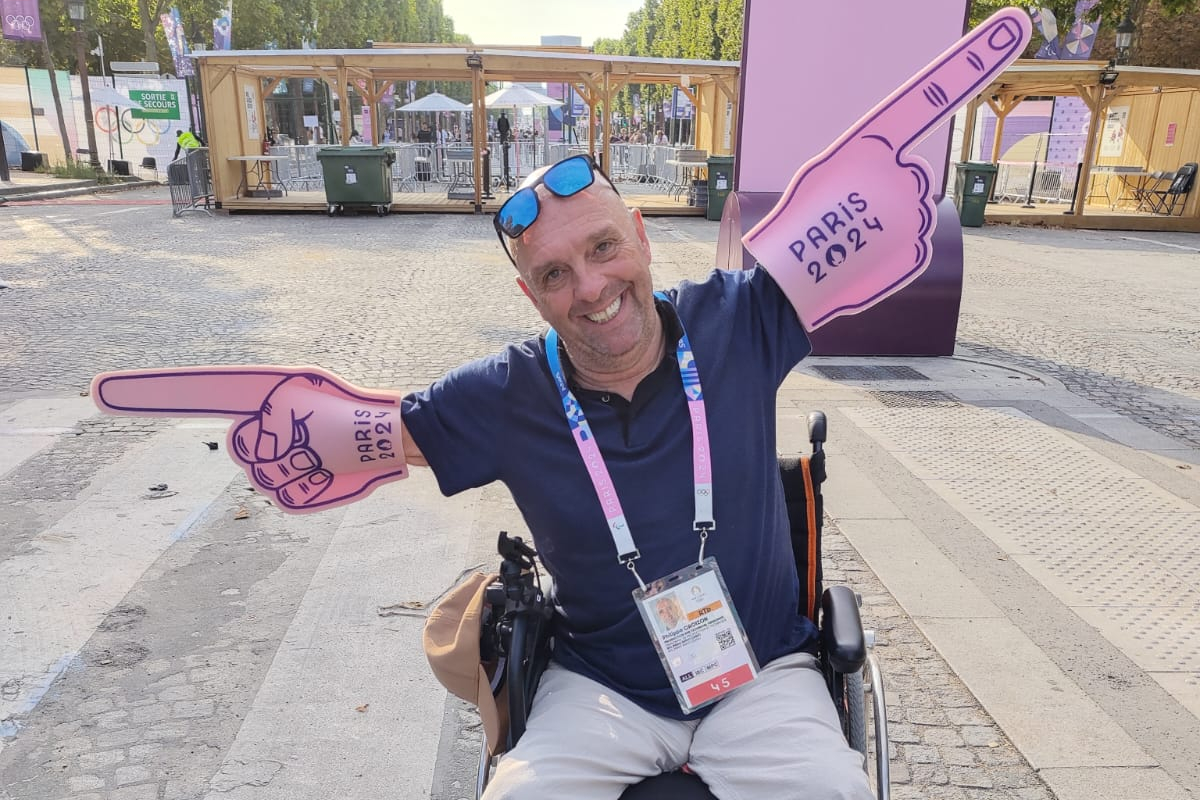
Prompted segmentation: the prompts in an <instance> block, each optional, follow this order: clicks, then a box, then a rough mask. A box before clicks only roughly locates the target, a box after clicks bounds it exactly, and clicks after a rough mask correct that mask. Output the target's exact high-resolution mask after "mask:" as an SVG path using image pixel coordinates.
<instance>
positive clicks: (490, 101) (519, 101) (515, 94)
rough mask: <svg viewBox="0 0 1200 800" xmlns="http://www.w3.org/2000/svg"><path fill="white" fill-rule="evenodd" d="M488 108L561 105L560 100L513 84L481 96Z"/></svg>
mask: <svg viewBox="0 0 1200 800" xmlns="http://www.w3.org/2000/svg"><path fill="white" fill-rule="evenodd" d="M483 104H484V105H485V106H487V107H488V108H534V107H536V106H561V105H563V101H562V100H555V99H554V98H553V97H549V96H547V95H544V94H542V93H541V92H535V91H534V90H533V89H530V88H528V87H526V86H520V85H518V84H513V85H512V86H509V87H508V88H507V89H497V90H496V91H494V92H492V93H491V94H489V95H488V96H487V97H485V98H483Z"/></svg>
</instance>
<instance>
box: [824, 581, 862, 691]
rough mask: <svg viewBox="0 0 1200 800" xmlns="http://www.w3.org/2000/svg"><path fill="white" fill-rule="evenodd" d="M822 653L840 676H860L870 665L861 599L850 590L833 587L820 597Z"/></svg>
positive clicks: (848, 588) (845, 587)
mask: <svg viewBox="0 0 1200 800" xmlns="http://www.w3.org/2000/svg"><path fill="white" fill-rule="evenodd" d="M821 651H822V653H823V654H824V657H825V659H826V660H827V661H828V662H829V664H830V665H831V666H832V667H833V668H834V669H835V670H837V671H838V672H841V673H847V674H848V673H853V672H858V671H859V670H860V669H862V666H863V664H865V663H866V661H867V640H866V636H864V634H863V626H862V617H860V616H859V614H858V599H857V598H856V597H855V596H854V592H852V591H850V587H848V586H830V587H829V588H828V589H826V590H825V593H824V594H823V595H821Z"/></svg>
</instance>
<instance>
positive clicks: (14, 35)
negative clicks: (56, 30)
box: [0, 0, 42, 42]
mask: <svg viewBox="0 0 1200 800" xmlns="http://www.w3.org/2000/svg"><path fill="white" fill-rule="evenodd" d="M0 23H3V26H4V38H5V39H21V40H24V41H28V42H39V41H41V39H42V19H41V15H40V14H39V13H38V0H0Z"/></svg>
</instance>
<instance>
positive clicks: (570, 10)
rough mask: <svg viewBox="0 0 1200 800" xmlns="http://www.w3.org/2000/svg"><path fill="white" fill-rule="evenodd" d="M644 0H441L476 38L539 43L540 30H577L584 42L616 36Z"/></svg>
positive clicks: (457, 24)
mask: <svg viewBox="0 0 1200 800" xmlns="http://www.w3.org/2000/svg"><path fill="white" fill-rule="evenodd" d="M642 4H643V3H642V0H442V11H443V12H444V13H445V14H446V16H448V17H450V18H451V19H453V20H454V31H455V33H465V34H467V35H468V36H470V37H471V41H472V42H474V43H475V44H539V43H540V42H541V38H542V37H543V36H579V37H581V38H582V39H583V45H584V46H590V45H591V44H592V43H593V42H595V41H596V39H600V38H617V37H619V36H620V35H621V34H622V33H623V32H624V31H625V20H626V19H628V18H629V14H630V12H632V11H635V10H637V9H638V8H641V6H642Z"/></svg>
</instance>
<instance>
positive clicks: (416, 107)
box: [396, 92, 471, 112]
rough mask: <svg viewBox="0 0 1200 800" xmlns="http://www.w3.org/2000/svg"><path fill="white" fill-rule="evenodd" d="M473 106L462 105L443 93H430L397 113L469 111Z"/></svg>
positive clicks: (401, 107)
mask: <svg viewBox="0 0 1200 800" xmlns="http://www.w3.org/2000/svg"><path fill="white" fill-rule="evenodd" d="M470 108H471V106H469V105H467V104H466V103H460V102H459V101H458V100H455V99H454V98H453V97H447V96H446V95H444V94H442V93H441V92H430V93H429V94H427V95H425V96H424V97H421V98H418V99H416V100H413V101H412V102H411V103H406V104H404V105H402V106H400V107H399V108H397V109H396V110H397V111H429V112H436V111H469V110H470Z"/></svg>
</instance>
